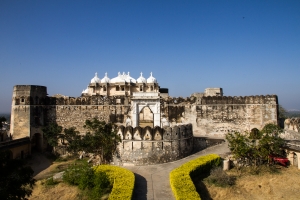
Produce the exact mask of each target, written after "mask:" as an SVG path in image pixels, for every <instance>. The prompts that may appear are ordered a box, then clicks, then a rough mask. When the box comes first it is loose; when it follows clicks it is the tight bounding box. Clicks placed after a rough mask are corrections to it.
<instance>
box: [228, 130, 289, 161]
mask: <svg viewBox="0 0 300 200" xmlns="http://www.w3.org/2000/svg"><path fill="white" fill-rule="evenodd" d="M281 133H282V130H281V129H280V127H279V126H277V125H274V124H266V125H265V126H264V128H263V129H262V130H261V131H260V132H257V131H256V133H253V132H252V133H250V134H248V133H245V134H241V133H239V132H233V133H228V134H227V135H226V139H227V141H228V146H229V149H230V150H231V152H232V154H233V155H234V157H235V158H236V159H237V160H238V162H239V163H240V164H241V165H254V166H258V165H261V164H264V163H267V161H268V158H269V155H270V154H280V155H281V154H282V147H283V146H284V140H283V139H282V138H281V137H280V134H281Z"/></svg>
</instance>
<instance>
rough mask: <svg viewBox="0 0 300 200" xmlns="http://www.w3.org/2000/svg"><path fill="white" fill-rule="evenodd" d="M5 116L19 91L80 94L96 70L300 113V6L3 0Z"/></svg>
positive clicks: (185, 92) (0, 83) (0, 51)
mask: <svg viewBox="0 0 300 200" xmlns="http://www.w3.org/2000/svg"><path fill="white" fill-rule="evenodd" d="M0 69H1V70H0V113H3V112H10V109H11V98H12V90H13V86H14V85H43V86H47V88H48V94H49V95H54V94H63V95H67V96H74V97H78V96H80V95H81V92H82V90H83V89H85V88H86V87H87V85H88V84H89V82H90V80H91V79H92V78H93V77H94V74H95V72H98V75H99V77H100V78H103V77H104V73H105V72H107V73H108V76H109V77H110V78H114V77H116V76H117V74H118V72H121V73H123V72H126V73H127V72H130V75H131V76H132V77H133V78H135V79H137V78H138V77H139V75H140V72H143V74H144V77H145V78H148V77H149V75H150V72H153V76H154V77H155V78H156V79H157V80H158V82H159V85H160V86H161V87H162V88H169V93H170V96H182V97H187V96H190V94H191V93H194V92H203V91H204V89H205V88H208V87H222V88H223V91H224V95H226V96H247V95H267V94H277V95H278V99H279V103H280V104H281V105H283V107H284V108H286V109H298V110H300V90H299V85H300V78H299V77H300V1H299V0H295V1H291V0H282V1H277V0H270V1H266V0H258V1H255V0H251V1H250V0H247V1H243V0H237V1H233V0H232V1H228V0H218V1H215V0H197V1H192V0H182V1H176V0H157V1H155V0H136V1H129V0H126V1H124V0H119V1H115V0H105V1H101V0H98V1H82V0H80V1H78V0H70V1H67V0H58V1H55V0H51V1H50V0H49V1H46V0H43V1H41V0H39V1H34V0H30V1H24V0H20V1H15V0H0Z"/></svg>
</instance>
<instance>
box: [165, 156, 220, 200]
mask: <svg viewBox="0 0 300 200" xmlns="http://www.w3.org/2000/svg"><path fill="white" fill-rule="evenodd" d="M220 164H221V158H220V156H218V155H216V154H209V155H206V156H201V157H199V158H197V159H194V160H191V161H190V162H187V163H185V164H183V165H181V166H180V167H178V168H176V169H174V170H172V171H171V172H170V184H171V188H172V191H173V193H174V196H175V198H176V199H177V200H181V199H189V200H192V199H195V200H196V199H197V200H199V199H201V198H200V196H199V194H198V192H197V191H196V187H195V185H194V183H193V181H192V179H191V176H197V175H198V174H201V173H203V172H209V170H210V169H211V168H213V167H216V166H219V165H220Z"/></svg>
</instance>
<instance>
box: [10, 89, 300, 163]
mask: <svg viewBox="0 0 300 200" xmlns="http://www.w3.org/2000/svg"><path fill="white" fill-rule="evenodd" d="M149 95H150V96H149ZM144 108H148V114H147V115H146V118H145V117H144V118H142V117H141V116H140V112H141V110H144ZM277 112H278V100H277V96H276V95H266V96H246V97H235V96H234V97H231V96H213V97H211V96H204V95H201V94H200V95H195V96H193V95H192V96H191V97H188V98H182V97H178V98H171V97H165V96H160V94H159V93H156V94H155V95H154V94H150V93H147V95H145V94H143V93H138V94H134V95H133V96H109V97H107V96H100V95H96V96H81V97H77V98H74V97H67V96H63V95H55V96H53V97H48V96H47V88H46V87H44V86H30V85H29V86H28V85H17V86H15V87H14V91H13V101H12V114H11V131H12V132H11V133H12V135H13V139H18V138H23V137H30V138H31V142H32V146H35V147H36V148H38V149H41V148H44V147H45V146H46V145H45V141H44V140H43V133H42V131H41V129H42V127H43V126H45V125H47V124H49V123H51V122H56V123H57V124H58V125H60V126H62V127H63V128H70V127H76V129H77V130H78V131H79V132H80V133H83V134H84V133H86V131H87V130H85V129H84V128H83V126H84V124H85V121H86V120H87V119H93V118H96V119H98V120H100V121H106V122H111V123H115V124H117V125H118V126H119V129H118V132H119V134H120V136H121V137H122V142H121V144H120V145H119V146H118V149H119V160H118V159H117V160H116V162H119V163H132V164H135V165H147V164H156V163H165V162H170V161H174V160H178V159H180V158H183V157H185V156H188V155H190V154H191V153H192V152H193V151H198V150H201V149H203V148H206V147H207V146H209V142H208V140H207V139H205V137H210V138H215V137H217V138H224V136H225V135H226V134H227V133H228V132H229V131H234V130H235V131H239V132H244V131H250V130H251V129H253V128H257V129H262V128H263V126H264V125H265V124H267V123H275V124H276V123H277V119H278V113H277ZM151 116H153V126H154V127H153V128H151V127H144V128H141V127H139V120H140V119H142V120H144V121H147V120H148V121H151V120H149V119H150V117H151ZM145 119H147V120H145ZM287 123H289V122H288V121H287ZM297 123H298V122H297ZM297 123H296V121H295V123H294V121H293V122H292V121H291V122H290V128H291V127H292V128H293V129H294V130H296V129H297V130H298V131H299V128H298V126H297V125H296V124H297ZM187 124H188V125H187ZM298 124H299V123H298ZM147 125H148V124H147ZM157 125H161V127H163V126H164V125H170V126H169V127H168V126H164V127H163V128H161V127H159V126H157ZM125 126H126V127H125ZM197 137H198V138H197Z"/></svg>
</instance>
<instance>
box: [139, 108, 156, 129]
mask: <svg viewBox="0 0 300 200" xmlns="http://www.w3.org/2000/svg"><path fill="white" fill-rule="evenodd" d="M153 118H154V117H153V112H152V111H151V109H150V108H149V106H145V107H144V108H142V110H141V112H140V113H139V126H140V127H146V126H150V127H152V128H153V121H154V120H153Z"/></svg>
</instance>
